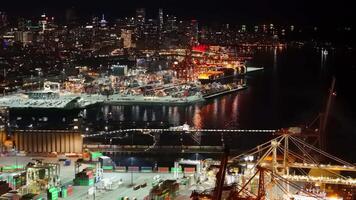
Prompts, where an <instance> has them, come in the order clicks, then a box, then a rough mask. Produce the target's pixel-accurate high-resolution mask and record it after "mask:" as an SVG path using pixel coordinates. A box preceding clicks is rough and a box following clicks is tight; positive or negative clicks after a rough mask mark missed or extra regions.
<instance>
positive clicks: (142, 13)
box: [135, 8, 146, 40]
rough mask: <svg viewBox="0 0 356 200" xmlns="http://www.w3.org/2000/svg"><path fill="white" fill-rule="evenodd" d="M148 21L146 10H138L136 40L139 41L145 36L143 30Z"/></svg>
mask: <svg viewBox="0 0 356 200" xmlns="http://www.w3.org/2000/svg"><path fill="white" fill-rule="evenodd" d="M145 21H146V10H145V9H144V8H138V9H136V18H135V26H136V29H135V36H136V40H139V39H140V38H141V37H142V34H143V28H144V25H145Z"/></svg>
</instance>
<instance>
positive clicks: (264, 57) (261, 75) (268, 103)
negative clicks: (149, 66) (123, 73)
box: [11, 47, 356, 166]
mask: <svg viewBox="0 0 356 200" xmlns="http://www.w3.org/2000/svg"><path fill="white" fill-rule="evenodd" d="M253 51H254V52H255V53H254V58H253V59H252V60H251V61H249V62H248V64H247V65H248V66H253V67H263V68H264V70H263V71H258V72H255V73H252V74H249V75H248V76H247V77H246V79H247V80H246V81H247V84H248V88H247V89H246V90H242V91H239V92H236V93H230V94H227V95H224V96H219V97H216V98H212V99H209V100H207V101H205V102H203V103H197V104H193V105H176V106H169V105H102V106H92V107H90V108H87V109H85V110H83V111H80V110H73V111H60V110H46V111H44V112H37V113H36V114H35V117H34V116H33V113H34V112H33V111H32V110H28V109H27V110H13V111H11V120H12V121H14V120H16V119H18V117H21V121H23V122H22V124H21V123H20V122H19V123H20V125H21V126H25V125H28V123H29V122H31V123H35V122H34V121H36V120H37V118H39V117H41V116H46V117H47V118H48V120H47V121H46V122H47V123H48V124H51V123H52V124H53V125H51V127H55V125H56V124H57V125H58V124H59V123H58V121H59V122H60V124H70V123H71V120H72V119H73V118H75V117H77V116H78V114H79V113H81V115H83V116H84V119H83V122H84V123H83V124H84V125H83V126H87V127H88V128H89V129H91V128H92V127H93V126H102V127H104V126H108V128H109V129H110V128H114V127H115V126H114V125H115V124H116V125H117V124H130V123H132V122H136V123H137V124H141V125H145V126H148V125H151V126H153V125H154V126H160V125H161V126H178V125H182V124H184V123H187V124H189V125H190V126H194V127H195V128H218V129H223V128H226V129H232V128H233V129H280V128H286V127H291V126H298V125H306V124H309V123H310V122H312V121H313V120H314V119H315V117H317V115H318V114H319V112H320V111H321V110H322V109H324V107H325V103H326V97H327V94H328V88H329V86H330V83H331V77H332V76H335V77H336V90H337V96H336V98H335V101H334V102H333V106H332V107H331V115H330V118H329V123H328V128H327V135H326V137H327V150H328V151H329V152H330V153H332V154H334V155H336V156H338V157H340V158H343V159H345V160H348V161H350V162H356V160H355V159H356V158H355V156H353V155H352V154H350V152H355V151H356V148H355V146H354V144H353V143H354V138H355V137H356V123H355V122H356V114H355V113H356V105H355V104H354V102H355V100H356V99H355V98H354V97H352V96H353V91H354V85H355V84H354V83H353V79H354V77H355V76H356V63H355V59H352V58H353V57H352V55H354V50H350V49H328V51H329V53H328V54H327V55H324V54H322V53H321V49H317V48H311V47H310V48H309V47H303V48H295V47H287V48H261V49H254V50H253ZM137 124H136V126H138V125H137ZM39 126H40V125H39ZM178 139H179V138H178ZM178 139H177V140H178ZM266 139H268V137H265V136H258V135H257V136H256V135H254V136H252V137H250V136H239V137H237V138H233V139H230V140H229V141H226V142H228V145H230V146H235V147H236V146H238V147H236V148H237V149H241V151H243V150H247V149H248V148H249V147H253V146H256V145H258V144H259V143H262V142H264V141H265V140H266ZM168 140H171V139H166V141H165V139H164V138H162V137H161V139H160V145H166V144H170V143H172V141H168ZM204 140H207V142H209V141H208V140H209V138H208V137H206V138H205V139H204ZM211 140H216V138H211ZM112 142H113V144H115V143H120V141H119V139H115V140H113V141H112ZM217 143H218V144H217V145H219V144H220V143H221V141H217ZM197 145H198V144H197ZM113 156H114V157H115V160H116V162H117V164H120V165H125V164H128V163H129V158H132V157H135V158H136V160H135V164H136V165H141V166H143V165H153V163H156V162H158V163H159V164H160V163H166V162H165V161H167V162H170V160H171V159H173V157H174V155H167V156H157V155H150V156H147V153H141V154H136V155H126V154H125V155H123V154H118V155H113ZM176 156H184V157H186V158H191V159H196V158H197V157H198V158H203V157H207V156H211V155H195V154H194V155H193V154H181V153H177V155H176ZM131 160H132V159H131Z"/></svg>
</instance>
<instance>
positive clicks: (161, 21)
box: [158, 8, 164, 30]
mask: <svg viewBox="0 0 356 200" xmlns="http://www.w3.org/2000/svg"><path fill="white" fill-rule="evenodd" d="M158 18H159V28H160V30H162V29H163V24H164V21H163V9H162V8H160V9H159V10H158Z"/></svg>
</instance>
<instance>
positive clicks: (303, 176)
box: [1, 125, 356, 199]
mask: <svg viewBox="0 0 356 200" xmlns="http://www.w3.org/2000/svg"><path fill="white" fill-rule="evenodd" d="M149 131H150V132H159V133H163V130H159V129H152V130H149V129H135V130H134V129H132V130H122V132H141V134H147V132H149ZM164 131H166V133H163V134H188V135H192V134H193V133H194V132H195V131H199V132H206V133H207V134H220V133H226V134H251V133H255V134H257V133H258V134H270V135H274V136H273V139H272V140H270V141H267V142H265V143H264V144H260V145H258V146H257V147H255V148H253V149H251V150H249V151H247V152H244V153H243V154H237V153H236V152H234V151H229V154H228V156H227V155H225V154H224V153H222V152H223V151H224V148H225V147H221V146H220V148H215V153H217V154H218V155H220V156H221V157H222V158H223V159H222V160H184V159H182V160H179V159H178V160H176V161H175V164H174V165H173V166H167V167H166V166H164V167H162V166H133V165H128V166H118V165H115V164H113V162H112V161H111V159H110V158H109V157H106V156H103V154H101V153H98V152H99V151H98V150H100V151H102V152H110V151H114V150H115V149H116V148H117V146H110V147H109V146H108V145H106V146H105V145H102V146H100V145H97V146H95V145H85V144H84V145H83V147H82V149H84V151H83V150H77V151H78V152H77V153H73V152H71V153H70V152H63V151H62V152H61V151H58V153H54V152H53V151H52V152H47V153H46V152H43V153H37V156H36V153H34V152H32V153H31V152H30V151H28V152H26V151H18V152H15V154H13V155H17V156H16V157H13V156H11V154H9V153H10V152H9V153H8V154H9V156H6V157H4V156H2V157H1V161H2V162H1V163H2V174H1V177H2V179H3V180H10V178H11V176H13V177H12V179H11V180H13V179H16V178H17V177H18V176H20V174H21V173H24V174H26V178H23V179H24V180H23V182H24V183H20V182H18V181H16V184H20V185H19V186H17V185H16V187H15V186H14V185H9V187H10V188H11V187H13V189H16V190H17V191H18V193H16V194H14V193H10V194H12V195H23V194H25V193H26V192H31V194H36V195H42V196H45V197H46V198H48V199H53V198H55V197H51V195H53V196H56V195H58V194H57V193H59V195H60V196H61V195H62V196H61V197H60V198H68V199H86V198H90V196H91V197H92V198H93V195H96V198H97V199H110V198H113V197H115V198H116V197H118V196H120V195H122V196H123V197H125V196H127V197H130V198H134V197H135V198H137V199H144V198H148V199H149V198H151V197H150V195H151V196H152V195H153V196H154V195H158V196H164V195H165V196H166V197H168V196H170V198H176V199H179V198H183V199H186V198H193V199H204V198H210V199H217V198H215V197H214V195H215V193H216V190H218V188H217V187H218V184H217V183H218V182H219V178H222V179H224V180H223V182H222V183H224V184H223V186H221V187H222V189H221V190H222V194H221V195H222V196H223V198H224V199H226V198H228V199H235V198H242V197H244V198H245V197H247V196H251V195H252V196H254V195H257V196H258V195H263V196H264V197H265V198H267V199H290V198H292V197H293V198H303V197H300V196H308V197H309V198H315V199H329V197H328V195H330V194H331V193H332V191H334V193H336V192H339V193H338V194H340V191H343V192H344V193H343V195H346V196H344V199H348V198H350V197H348V196H347V195H350V194H351V193H352V191H354V189H352V188H354V187H355V186H356V179H354V178H352V177H354V176H348V175H349V173H354V172H356V166H355V165H353V164H350V163H348V162H345V161H342V160H341V159H338V158H336V157H334V156H332V155H330V154H328V153H326V152H324V151H322V150H320V149H318V148H316V147H314V146H312V145H310V144H307V143H306V142H305V141H304V140H302V139H300V135H301V134H302V133H301V129H300V128H297V127H294V128H289V129H281V130H213V129H210V130H194V129H190V128H189V127H187V126H186V125H185V126H182V127H178V128H174V129H167V130H164ZM170 131H171V132H172V133H169V132H170ZM118 132H120V131H113V132H107V133H106V134H108V135H110V137H114V136H115V134H116V133H118ZM32 134H36V133H34V132H33V133H32ZM100 135H101V136H103V133H100ZM91 136H92V137H94V136H95V137H97V136H96V135H91ZM24 139H25V138H24ZM18 148H23V147H21V145H19V146H18ZM122 148H125V147H122ZM155 148H156V147H155V146H150V147H149V148H148V149H149V150H148V152H149V151H150V149H155ZM160 148H161V149H160ZM200 148H202V149H203V148H204V147H200ZM192 149H194V147H193V148H192ZM50 150H53V149H50ZM120 150H121V151H122V152H124V151H125V149H120ZM120 150H119V151H120ZM136 150H138V149H136ZM176 150H177V151H178V152H180V151H182V149H176ZM183 150H184V149H183ZM187 150H188V151H189V148H187ZM145 151H146V152H147V149H145V150H143V149H142V152H145ZM156 151H158V152H159V151H165V149H164V148H162V147H157V149H156ZM172 151H174V149H172ZM4 152H5V151H3V154H4ZM59 152H61V153H59ZM192 152H194V151H192ZM13 153H14V152H13ZM200 153H204V152H203V151H200ZM207 153H209V152H207ZM46 154H47V155H48V156H50V157H41V156H40V155H42V156H43V155H46ZM108 155H110V154H108ZM224 155H225V156H224ZM321 156H322V157H323V158H321ZM31 158H36V159H31ZM59 160H60V161H59ZM14 161H15V162H16V166H14ZM29 163H32V165H29ZM219 166H220V168H219ZM221 168H225V173H224V174H226V175H225V176H215V175H211V174H216V172H217V171H220V170H221ZM219 169H220V170H219ZM45 170H48V171H45ZM234 170H235V171H234ZM236 170H237V171H236ZM42 171H45V172H42ZM214 171H215V172H214ZM213 172H214V173H213ZM345 172H347V173H346V174H348V175H346V176H345ZM31 173H35V174H37V175H36V176H39V177H41V178H42V179H43V182H38V181H37V182H33V181H32V182H31V177H32V176H33V175H31ZM38 173H39V174H38ZM41 173H43V175H42V174H41ZM16 174H19V175H18V176H15V175H16ZM73 174H76V176H75V177H76V178H73ZM82 174H84V175H82ZM256 174H257V175H258V174H259V175H258V176H257V175H256ZM14 176H15V178H14ZM46 176H53V178H52V179H51V181H50V180H49V179H48V178H46ZM130 176H133V177H134V178H133V179H132V177H130ZM6 177H7V178H6ZM20 177H21V176H20ZM56 177H58V178H56ZM157 177H159V178H157ZM73 179H74V180H73ZM130 179H131V180H130ZM156 179H160V180H161V181H163V182H164V180H172V182H169V183H168V182H167V183H165V184H177V186H174V187H177V188H176V189H174V190H173V191H171V190H169V192H167V191H166V192H165V194H162V191H161V192H159V194H156V192H157V191H155V190H156V188H155V187H159V186H157V185H156V186H154V185H155V183H154V182H155V181H156ZM261 179H264V180H261ZM36 180H37V179H36ZM79 180H81V182H80V181H79ZM91 180H92V182H91ZM173 180H174V181H173ZM73 181H74V182H73ZM261 181H263V183H261ZM131 182H132V183H131ZM11 183H13V182H11ZM257 183H258V184H257ZM42 184H44V185H42ZM256 184H257V185H256ZM304 184H307V185H308V187H307V188H305V187H304V186H303V185H304ZM139 185H141V188H140V186H139ZM158 185H159V184H158ZM161 187H162V186H161ZM167 187H173V186H172V185H171V186H167ZM25 188H26V189H25ZM41 188H42V189H41ZM51 188H56V190H58V191H57V193H56V194H53V192H51ZM149 188H151V189H149ZM241 188H243V189H241ZM245 188H246V189H245ZM46 189H47V190H46ZM171 189H172V188H171ZM52 190H53V191H54V190H55V189H52ZM67 190H72V191H71V192H70V193H71V194H69V195H68V194H67V193H68V192H67ZM92 190H94V191H92ZM240 190H241V191H240ZM249 190H251V191H249ZM46 191H47V192H46ZM271 191H273V192H271ZM6 195H9V194H5V196H6ZM271 195H272V196H271ZM273 195H276V196H279V197H278V198H277V197H276V196H274V197H273ZM224 196H225V197H224ZM240 196H241V197H240ZM282 196H283V198H281V197H282ZM305 198H306V197H305ZM330 198H331V197H330ZM339 198H341V196H340V197H339ZM331 199H332V198H331Z"/></svg>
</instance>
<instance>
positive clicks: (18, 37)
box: [15, 31, 33, 45]
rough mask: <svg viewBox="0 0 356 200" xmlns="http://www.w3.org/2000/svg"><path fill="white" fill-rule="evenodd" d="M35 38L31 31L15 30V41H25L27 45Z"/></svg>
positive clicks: (24, 43)
mask: <svg viewBox="0 0 356 200" xmlns="http://www.w3.org/2000/svg"><path fill="white" fill-rule="evenodd" d="M32 40H33V34H32V32H30V31H16V32H15V41H18V42H21V43H23V45H27V44H29V43H31V42H32Z"/></svg>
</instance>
